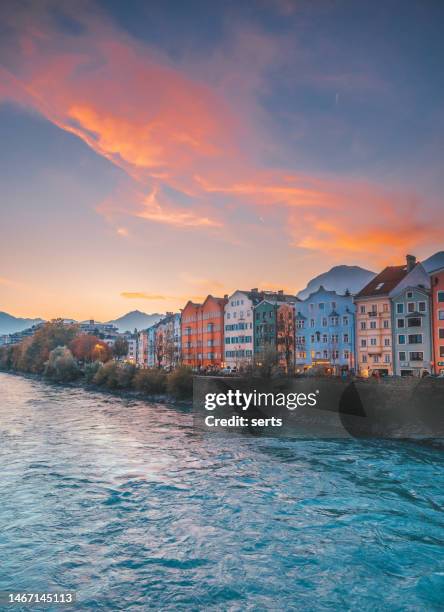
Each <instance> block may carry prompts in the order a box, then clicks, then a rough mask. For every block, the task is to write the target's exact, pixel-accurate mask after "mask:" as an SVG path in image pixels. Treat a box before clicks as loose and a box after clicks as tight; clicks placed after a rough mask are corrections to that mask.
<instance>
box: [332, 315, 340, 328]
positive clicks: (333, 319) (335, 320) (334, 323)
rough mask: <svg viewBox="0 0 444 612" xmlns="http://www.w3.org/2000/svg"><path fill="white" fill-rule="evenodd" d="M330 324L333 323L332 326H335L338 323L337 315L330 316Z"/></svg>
mask: <svg viewBox="0 0 444 612" xmlns="http://www.w3.org/2000/svg"><path fill="white" fill-rule="evenodd" d="M331 324H332V325H333V327H336V325H339V317H332V318H331Z"/></svg>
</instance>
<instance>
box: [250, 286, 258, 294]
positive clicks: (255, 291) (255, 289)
mask: <svg viewBox="0 0 444 612" xmlns="http://www.w3.org/2000/svg"><path fill="white" fill-rule="evenodd" d="M251 293H259V289H258V288H257V287H255V288H254V289H252V290H251Z"/></svg>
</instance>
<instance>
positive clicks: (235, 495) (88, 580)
mask: <svg viewBox="0 0 444 612" xmlns="http://www.w3.org/2000/svg"><path fill="white" fill-rule="evenodd" d="M0 460H1V478H0V591H1V590H15V591H27V592H32V591H51V590H52V591H62V590H75V591H76V592H77V603H76V604H75V606H73V607H71V608H67V607H66V608H63V609H65V610H69V609H76V610H95V609H98V610H151V609H153V610H242V611H243V610H305V611H307V610H349V609H350V610H358V609H359V610H415V611H416V610H439V609H441V610H442V609H444V548H443V544H444V521H443V519H444V512H443V505H444V477H443V473H444V470H443V468H444V452H443V451H442V450H441V449H440V448H439V446H438V445H435V446H433V445H420V444H417V443H413V442H395V441H353V440H336V441H325V440H324V441H322V440H321V441H301V440H285V439H271V438H251V437H244V436H240V435H233V436H232V437H230V438H224V437H220V436H218V435H212V434H206V435H202V434H199V433H196V432H194V431H193V427H192V419H191V415H190V413H189V412H187V411H185V410H180V409H178V408H173V407H168V406H164V405H157V404H150V403H146V402H143V401H136V400H125V399H121V398H118V397H112V396H108V395H103V394H100V393H94V392H89V391H85V390H83V389H77V388H63V387H56V386H51V385H47V384H45V383H43V382H39V381H35V380H30V379H25V378H21V377H17V376H12V375H8V374H0ZM11 609H12V608H11ZM15 609H20V608H18V607H16V608H15ZM23 609H25V608H23ZM26 609H28V610H29V609H30V608H26ZM32 609H33V610H40V609H51V610H53V609H57V608H55V607H54V606H52V607H48V608H39V607H38V606H34V607H32ZM58 609H62V608H58Z"/></svg>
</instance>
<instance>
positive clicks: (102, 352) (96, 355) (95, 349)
mask: <svg viewBox="0 0 444 612" xmlns="http://www.w3.org/2000/svg"><path fill="white" fill-rule="evenodd" d="M69 346H70V349H71V351H72V353H73V355H74V357H76V358H77V359H78V360H79V361H83V362H85V363H86V362H91V361H101V362H102V363H105V362H106V361H109V360H110V359H111V349H110V348H109V346H108V345H107V344H106V342H104V341H103V340H100V338H98V337H97V336H91V335H89V334H79V335H78V336H77V337H76V338H74V340H73V341H72V342H71V344H70V345H69Z"/></svg>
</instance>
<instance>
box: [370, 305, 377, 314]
mask: <svg viewBox="0 0 444 612" xmlns="http://www.w3.org/2000/svg"><path fill="white" fill-rule="evenodd" d="M370 312H371V313H372V314H373V315H375V314H377V313H378V305H377V304H372V309H371V311H370Z"/></svg>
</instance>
